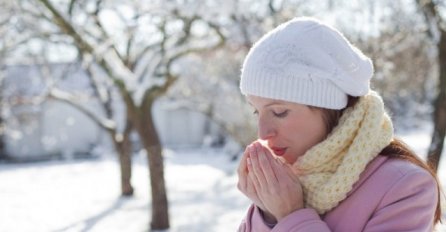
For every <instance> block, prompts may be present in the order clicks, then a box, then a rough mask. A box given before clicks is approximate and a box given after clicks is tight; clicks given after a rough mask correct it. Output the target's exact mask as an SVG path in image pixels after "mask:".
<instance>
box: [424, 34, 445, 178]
mask: <svg viewBox="0 0 446 232" xmlns="http://www.w3.org/2000/svg"><path fill="white" fill-rule="evenodd" d="M438 53H439V54H438V64H439V66H440V75H439V83H438V95H437V98H436V99H435V103H434V107H435V109H434V115H433V120H434V131H433V135H432V141H431V145H430V147H429V155H428V162H429V164H430V165H431V167H432V168H433V169H434V170H436V171H437V170H438V165H439V163H440V158H441V153H442V151H443V146H444V140H445V135H446V31H444V30H441V35H440V41H439V43H438Z"/></svg>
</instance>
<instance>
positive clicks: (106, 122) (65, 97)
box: [47, 88, 116, 131]
mask: <svg viewBox="0 0 446 232" xmlns="http://www.w3.org/2000/svg"><path fill="white" fill-rule="evenodd" d="M47 97H48V98H49V99H55V100H59V101H62V102H65V103H67V104H69V105H71V106H73V107H74V108H76V109H78V110H79V111H81V112H82V113H84V114H85V115H86V116H88V117H89V118H90V119H91V120H93V121H94V122H95V123H96V124H98V125H99V126H100V127H102V128H104V129H106V130H108V131H114V130H116V124H115V122H114V121H113V120H110V119H107V118H100V117H99V116H98V114H97V113H95V112H93V111H91V110H89V109H87V108H86V107H84V106H83V105H81V104H80V103H79V102H77V101H76V100H75V97H74V96H73V95H72V94H69V93H67V92H64V91H61V90H59V89H57V88H52V89H51V90H49V91H48V94H47Z"/></svg>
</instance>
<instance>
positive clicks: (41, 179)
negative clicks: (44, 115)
mask: <svg viewBox="0 0 446 232" xmlns="http://www.w3.org/2000/svg"><path fill="white" fill-rule="evenodd" d="M165 157H166V159H165V160H166V169H165V172H166V181H167V188H168V191H169V194H168V198H169V201H170V215H171V219H170V220H171V225H172V229H171V230H170V231H172V232H177V231H178V232H180V231H195V232H200V231H216V232H219V231H221V232H223V231H235V230H236V229H237V226H238V224H239V222H240V220H241V219H242V217H243V214H244V212H245V210H246V208H247V207H248V205H249V202H248V200H247V199H246V198H245V197H243V195H241V194H240V193H239V192H238V190H237V188H236V182H237V179H236V175H235V169H236V166H237V163H236V162H231V161H230V156H228V155H227V154H225V153H223V152H221V151H215V150H212V149H199V150H197V149H195V150H181V151H172V150H165ZM0 183H1V185H0V231H60V232H61V231H70V232H71V231H129V232H130V231H147V230H148V227H149V223H150V218H149V209H150V205H149V204H150V200H149V187H148V186H149V184H148V169H147V165H146V158H145V156H144V155H143V154H137V155H136V156H135V160H134V164H133V176H132V183H133V186H134V187H135V190H136V191H135V196H134V197H132V198H122V197H119V189H120V186H119V167H118V166H117V161H116V160H115V159H114V158H113V157H112V156H111V155H106V156H103V157H100V158H98V159H94V160H71V161H47V162H40V163H28V164H5V163H3V164H0Z"/></svg>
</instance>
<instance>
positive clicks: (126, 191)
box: [113, 136, 134, 196]
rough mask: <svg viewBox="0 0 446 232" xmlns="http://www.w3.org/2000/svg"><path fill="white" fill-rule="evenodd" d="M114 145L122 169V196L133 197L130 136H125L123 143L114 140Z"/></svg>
mask: <svg viewBox="0 0 446 232" xmlns="http://www.w3.org/2000/svg"><path fill="white" fill-rule="evenodd" d="M113 143H114V146H115V149H116V151H117V152H118V157H119V167H120V169H121V195H122V196H132V195H133V191H134V189H133V187H132V184H131V181H130V179H131V177H132V152H131V150H132V149H131V144H130V140H129V137H128V136H124V138H123V139H122V141H117V140H116V138H113Z"/></svg>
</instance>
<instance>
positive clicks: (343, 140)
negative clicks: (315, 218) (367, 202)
mask: <svg viewBox="0 0 446 232" xmlns="http://www.w3.org/2000/svg"><path fill="white" fill-rule="evenodd" d="M392 138H393V126H392V122H391V120H390V118H389V116H388V115H387V113H386V112H385V110H384V105H383V102H382V99H381V97H380V96H379V95H377V94H376V93H374V92H370V93H369V94H367V95H365V96H363V97H361V98H360V99H359V101H358V103H357V104H356V105H355V106H354V107H353V108H352V107H350V108H347V109H346V110H345V111H344V113H343V115H342V116H341V118H340V120H339V124H338V125H337V126H336V127H335V128H334V129H333V131H332V132H331V133H330V135H329V136H328V137H327V139H325V140H324V141H322V142H321V143H319V144H317V145H315V146H314V147H312V148H311V149H309V150H308V151H307V152H306V153H305V154H304V155H303V156H301V157H299V158H298V160H297V161H296V163H294V165H293V170H294V171H295V172H296V173H299V180H300V181H301V184H302V186H303V190H304V200H305V204H306V206H307V207H310V208H314V209H315V210H316V211H317V212H318V213H319V214H324V213H325V212H327V211H329V210H331V209H332V208H334V207H336V206H337V205H338V204H339V202H341V201H342V200H344V199H345V198H346V197H347V193H348V192H350V191H351V190H352V187H353V184H354V183H356V182H357V181H358V180H359V175H360V174H361V173H362V172H363V171H364V169H365V168H366V166H367V164H368V163H369V162H370V161H371V160H372V159H373V158H375V157H376V156H377V155H378V154H379V153H380V152H381V150H382V149H383V148H384V147H386V146H387V145H389V144H390V142H391V141H392Z"/></svg>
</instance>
